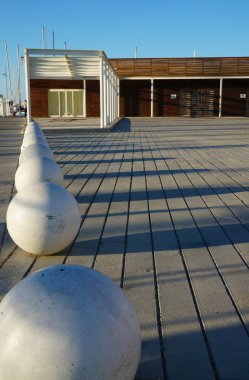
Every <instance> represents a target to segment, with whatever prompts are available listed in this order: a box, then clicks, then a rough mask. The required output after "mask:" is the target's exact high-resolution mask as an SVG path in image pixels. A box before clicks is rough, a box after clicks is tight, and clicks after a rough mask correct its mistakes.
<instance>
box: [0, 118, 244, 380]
mask: <svg viewBox="0 0 249 380" xmlns="http://www.w3.org/2000/svg"><path fill="white" fill-rule="evenodd" d="M5 138H6V144H5V145H2V146H1V147H0V164H1V173H3V174H2V178H1V181H2V182H1V192H0V196H1V203H0V206H1V208H0V211H1V224H0V234H1V235H0V238H1V240H0V241H1V243H2V246H1V252H0V297H1V298H2V297H3V296H4V295H5V294H6V292H7V291H8V290H9V289H10V288H11V287H12V286H13V285H14V284H15V283H17V282H18V281H20V280H21V279H22V278H23V277H25V276H27V275H28V274H29V273H30V272H33V271H36V270H38V269H40V268H43V267H46V266H50V265H56V264H79V265H86V266H88V267H92V268H95V269H97V270H99V271H101V272H103V273H105V274H107V275H108V276H109V277H111V278H112V279H113V280H114V281H115V282H116V283H117V284H118V285H119V286H121V287H123V288H124V290H125V291H126V293H127V294H128V296H129V298H130V300H131V301H132V303H133V305H134V306H135V308H136V310H137V313H138V316H139V320H140V325H141V334H142V355H141V361H140V365H139V368H138V372H137V375H136V379H137V380H155V379H167V380H168V379H169V380H186V379H187V380H188V379H189V380H195V379H196V380H200V379H201V380H211V379H213V380H214V379H220V380H221V379H223V380H224V379H245V380H246V379H248V380H249V360H248V358H249V313H248V310H249V273H248V268H249V222H248V221H249V195H248V194H249V193H248V189H249V126H248V125H247V119H233V118H231V119H229V118H227V119H221V120H219V119H164V118H159V119H136V118H134V119H130V120H127V119H126V120H123V121H122V122H121V123H119V125H118V127H116V129H114V131H113V132H111V133H86V132H85V133H83V132H82V133H80V132H78V133H77V134H76V133H75V134H71V133H68V132H66V131H65V132H61V133H57V134H53V133H51V132H50V133H49V134H48V136H47V140H48V142H49V145H50V147H51V149H52V150H53V151H54V153H55V158H56V160H57V162H58V163H59V164H60V165H61V167H62V170H63V173H64V176H65V186H66V187H67V188H68V190H69V191H70V192H72V194H73V195H74V196H75V198H76V199H77V202H78V204H79V207H80V211H81V216H82V221H81V227H80V230H79V233H78V235H77V237H76V239H75V241H74V242H73V243H72V244H71V245H70V247H68V248H67V249H65V250H64V251H63V252H61V253H59V254H57V255H52V256H42V257H34V256H33V255H31V254H29V253H27V252H23V251H22V250H21V249H20V248H18V247H16V245H15V244H14V243H13V242H12V240H11V238H10V236H9V235H8V232H7V230H6V226H5V213H6V210H7V205H8V202H9V200H10V199H11V197H12V196H13V195H14V193H15V190H14V182H13V178H14V172H15V169H16V166H17V160H18V154H19V151H18V149H19V146H20V144H21V139H20V136H19V135H17V134H15V133H13V132H11V131H10V132H9V134H7V135H6V132H5ZM11 152H13V154H12V155H11V156H10V159H8V157H7V155H8V153H11ZM2 185H4V186H5V187H3V186H2Z"/></svg>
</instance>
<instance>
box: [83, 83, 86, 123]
mask: <svg viewBox="0 0 249 380" xmlns="http://www.w3.org/2000/svg"><path fill="white" fill-rule="evenodd" d="M83 83H84V100H83V107H84V109H83V116H84V117H86V80H85V79H84V80H83Z"/></svg>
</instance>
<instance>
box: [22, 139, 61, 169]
mask: <svg viewBox="0 0 249 380" xmlns="http://www.w3.org/2000/svg"><path fill="white" fill-rule="evenodd" d="M34 157H48V158H51V159H54V155H53V152H52V151H51V149H50V148H49V147H47V146H46V145H42V144H31V145H29V146H27V148H26V149H25V150H23V152H22V153H21V154H20V156H19V164H20V165H21V164H22V163H23V162H24V161H26V160H30V159H31V158H34Z"/></svg>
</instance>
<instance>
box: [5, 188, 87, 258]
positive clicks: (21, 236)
mask: <svg viewBox="0 0 249 380" xmlns="http://www.w3.org/2000/svg"><path fill="white" fill-rule="evenodd" d="M6 219H7V228H8V231H9V233H10V236H11V237H12V239H13V240H14V242H15V243H16V244H17V245H18V246H19V247H20V248H22V249H23V250H24V251H27V252H30V253H33V254H34V255H50V254H53V253H56V252H59V251H61V250H63V249H64V248H66V247H67V246H68V245H69V244H70V243H71V242H72V241H73V240H74V238H75V236H76V234H77V232H78V230H79V226H80V212H79V207H78V204H77V202H76V200H75V199H74V197H73V196H72V194H71V193H69V191H67V190H66V189H65V188H64V187H63V186H61V185H57V184H55V183H52V182H49V183H47V182H40V183H36V184H34V185H31V186H28V187H25V188H24V189H22V190H20V191H19V192H18V193H17V194H16V195H15V196H14V198H13V199H12V201H11V202H10V204H9V207H8V210H7V216H6Z"/></svg>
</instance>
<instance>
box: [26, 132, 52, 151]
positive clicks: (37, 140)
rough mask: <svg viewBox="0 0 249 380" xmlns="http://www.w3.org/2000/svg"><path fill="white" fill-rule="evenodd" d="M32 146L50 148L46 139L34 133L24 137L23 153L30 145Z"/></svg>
mask: <svg viewBox="0 0 249 380" xmlns="http://www.w3.org/2000/svg"><path fill="white" fill-rule="evenodd" d="M32 144H41V145H45V146H48V143H47V141H46V139H45V138H44V137H42V136H37V135H36V134H34V133H32V134H27V135H24V138H23V142H22V146H21V152H22V151H23V150H24V149H26V148H27V147H28V146H29V145H32Z"/></svg>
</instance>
